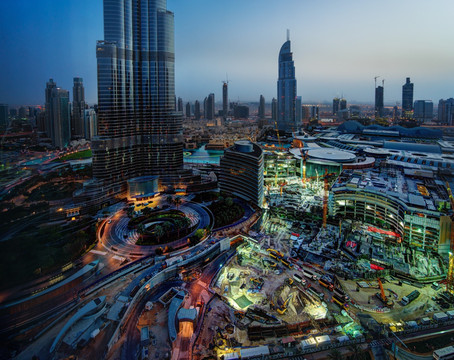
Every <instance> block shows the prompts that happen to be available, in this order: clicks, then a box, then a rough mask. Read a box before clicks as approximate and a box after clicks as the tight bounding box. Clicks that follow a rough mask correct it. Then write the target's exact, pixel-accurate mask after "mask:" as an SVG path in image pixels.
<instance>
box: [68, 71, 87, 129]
mask: <svg viewBox="0 0 454 360" xmlns="http://www.w3.org/2000/svg"><path fill="white" fill-rule="evenodd" d="M84 113H85V90H84V82H83V79H82V78H81V77H75V78H74V86H73V116H72V119H71V120H72V121H71V137H73V138H81V137H84V136H85V124H84Z"/></svg>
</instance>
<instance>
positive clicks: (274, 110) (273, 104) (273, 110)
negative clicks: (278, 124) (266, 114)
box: [271, 98, 277, 121]
mask: <svg viewBox="0 0 454 360" xmlns="http://www.w3.org/2000/svg"><path fill="white" fill-rule="evenodd" d="M271 118H272V119H273V120H274V121H277V100H276V99H275V98H273V100H271Z"/></svg>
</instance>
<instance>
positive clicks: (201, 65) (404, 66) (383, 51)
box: [0, 0, 454, 105]
mask: <svg viewBox="0 0 454 360" xmlns="http://www.w3.org/2000/svg"><path fill="white" fill-rule="evenodd" d="M167 6H168V9H169V10H171V11H173V12H174V13H175V47H176V65H175V66H176V95H177V96H180V97H182V98H183V99H184V100H185V101H187V100H190V101H193V100H195V99H200V100H203V98H204V97H205V96H206V95H208V94H209V93H210V92H214V93H215V96H216V101H219V100H220V99H221V86H222V83H221V81H222V80H225V78H226V73H227V74H228V78H229V80H230V81H231V82H230V84H229V90H230V91H229V97H230V100H238V99H240V100H241V101H258V99H259V96H260V94H263V95H264V96H265V98H266V101H267V102H269V101H270V100H271V98H272V97H276V81H277V70H278V64H277V59H278V53H279V49H280V47H281V45H282V44H283V43H284V42H285V39H286V29H290V32H291V36H290V37H291V40H292V51H293V56H294V60H295V67H296V77H297V80H298V95H301V96H302V97H303V102H312V101H314V102H322V101H331V100H332V98H333V97H335V96H341V95H342V94H343V95H344V97H345V98H346V99H347V100H348V101H349V102H356V101H358V102H369V103H372V102H373V100H374V80H373V78H374V76H377V75H380V76H382V78H384V79H385V104H388V105H391V104H395V102H396V101H399V102H400V101H401V89H402V84H403V83H404V82H405V77H407V76H410V77H411V80H412V81H413V82H414V83H415V100H418V99H429V100H433V101H434V103H435V104H436V103H438V100H439V99H440V98H449V97H453V96H454V46H453V45H452V43H453V38H452V37H453V25H452V14H453V13H454V2H453V1H452V0H434V1H430V2H429V1H427V0H381V1H371V0H366V1H365V0H344V1H337V0H318V1H314V0H281V1H276V0H193V1H189V0H168V4H167ZM102 39H103V14H102V0H3V1H1V2H0V43H1V47H0V49H1V55H0V71H1V73H0V79H1V80H0V103H8V104H11V105H19V104H42V103H44V88H45V85H46V81H48V79H49V78H53V79H54V80H55V81H56V83H57V85H58V86H59V87H62V88H64V89H67V90H70V93H71V97H72V78H73V77H74V76H81V77H83V79H84V83H85V91H86V99H87V101H88V102H89V103H96V102H97V89H96V54H95V45H96V40H102ZM380 80H381V78H380Z"/></svg>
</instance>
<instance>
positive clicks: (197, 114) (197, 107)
mask: <svg viewBox="0 0 454 360" xmlns="http://www.w3.org/2000/svg"><path fill="white" fill-rule="evenodd" d="M201 117H202V116H201V114H200V102H199V100H196V101H195V103H194V118H195V119H196V120H200V118H201Z"/></svg>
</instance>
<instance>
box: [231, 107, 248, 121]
mask: <svg viewBox="0 0 454 360" xmlns="http://www.w3.org/2000/svg"><path fill="white" fill-rule="evenodd" d="M233 116H234V117H235V119H247V118H248V117H249V106H246V105H236V106H235V108H234V109H233Z"/></svg>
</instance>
